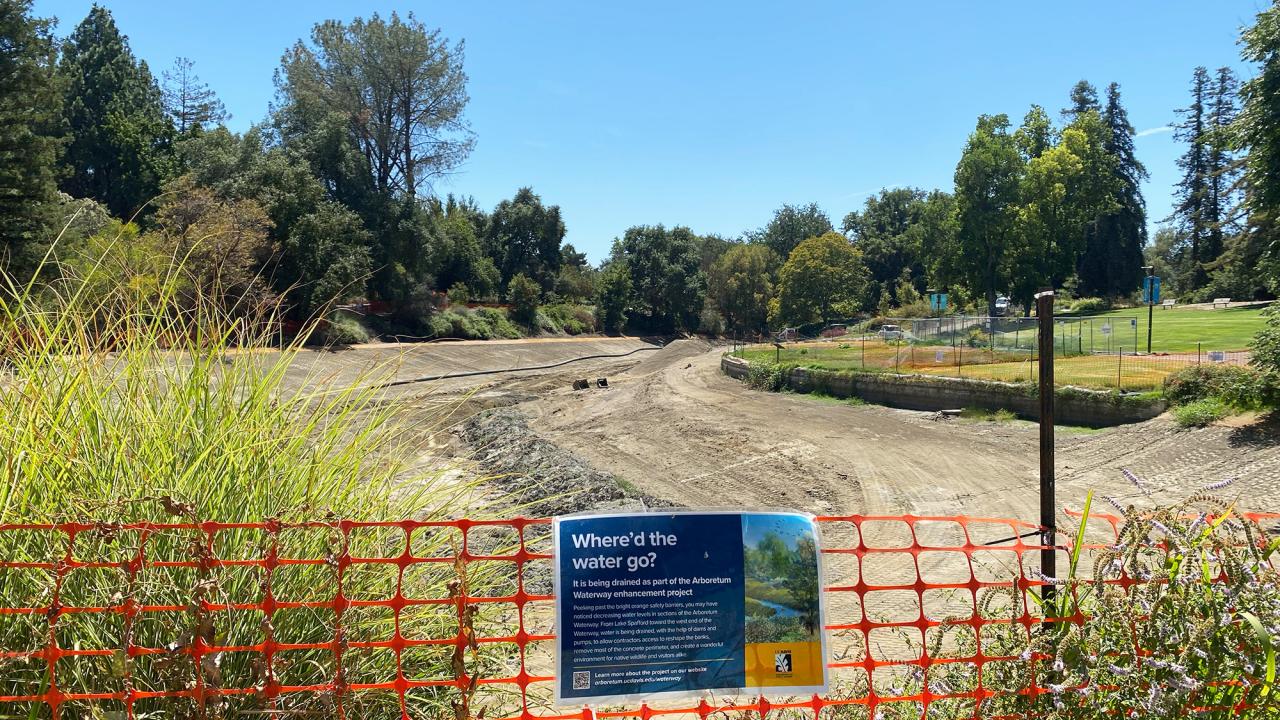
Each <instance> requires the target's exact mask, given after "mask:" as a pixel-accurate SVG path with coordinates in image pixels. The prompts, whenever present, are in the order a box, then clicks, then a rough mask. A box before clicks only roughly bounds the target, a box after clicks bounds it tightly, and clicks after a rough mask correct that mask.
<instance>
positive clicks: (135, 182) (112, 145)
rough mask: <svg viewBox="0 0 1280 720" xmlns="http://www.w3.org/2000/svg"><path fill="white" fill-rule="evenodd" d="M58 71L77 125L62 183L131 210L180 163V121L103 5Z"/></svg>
mask: <svg viewBox="0 0 1280 720" xmlns="http://www.w3.org/2000/svg"><path fill="white" fill-rule="evenodd" d="M58 75H59V76H60V77H61V79H62V86H63V113H64V121H65V124H66V128H67V130H68V131H69V132H70V142H69V143H68V144H67V148H66V153H65V155H64V158H63V160H64V164H65V166H66V172H65V177H64V180H63V182H62V189H63V190H64V191H66V192H67V193H68V194H70V195H72V196H74V197H88V198H93V199H95V200H98V201H101V202H102V203H104V204H105V205H106V206H107V207H108V208H110V209H111V213H112V214H113V215H115V216H117V217H123V218H128V217H131V216H132V215H133V214H134V213H135V212H138V211H139V210H140V209H141V208H142V206H143V204H144V203H146V202H147V201H149V200H151V199H152V198H154V197H155V196H156V195H157V194H158V193H159V192H160V187H161V185H162V184H163V183H164V182H165V181H166V180H167V179H168V177H169V176H170V175H171V174H172V172H173V168H174V153H173V125H172V124H171V123H170V122H169V118H168V117H167V116H166V115H165V112H164V104H163V102H162V96H161V93H160V88H159V87H158V86H157V85H156V82H155V78H153V77H152V75H151V71H150V70H149V69H148V68H147V64H146V63H145V62H138V61H137V60H135V59H134V57H133V52H132V51H130V50H129V42H128V39H127V38H126V37H125V36H123V35H121V34H120V31H119V29H118V28H117V27H116V23H115V20H114V19H113V18H112V17H111V13H110V11H108V10H107V9H106V8H103V7H101V6H99V5H94V6H93V9H92V10H90V11H89V16H88V17H86V18H85V19H84V21H83V22H81V23H80V24H79V25H77V26H76V29H75V31H73V32H72V33H71V37H70V38H69V39H68V40H67V42H66V43H65V44H64V45H63V49H62V61H61V62H60V63H59V66H58Z"/></svg>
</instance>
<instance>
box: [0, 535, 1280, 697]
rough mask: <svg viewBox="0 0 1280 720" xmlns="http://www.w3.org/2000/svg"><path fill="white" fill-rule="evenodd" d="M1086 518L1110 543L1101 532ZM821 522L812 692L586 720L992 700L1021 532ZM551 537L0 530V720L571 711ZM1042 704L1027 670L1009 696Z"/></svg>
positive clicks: (1026, 568)
mask: <svg viewBox="0 0 1280 720" xmlns="http://www.w3.org/2000/svg"><path fill="white" fill-rule="evenodd" d="M1250 517H1251V518H1252V519H1255V520H1260V519H1263V518H1275V517H1280V516H1270V515H1268V516H1263V515H1257V516H1250ZM1094 519H1095V520H1100V521H1101V522H1102V523H1103V526H1104V535H1105V534H1107V532H1109V534H1110V536H1111V538H1114V537H1115V532H1116V528H1117V522H1119V520H1118V518H1114V517H1109V516H1094ZM819 522H820V528H821V531H822V535H823V554H824V556H823V570H824V576H825V579H826V587H825V588H824V592H825V593H827V603H826V606H827V623H828V624H827V626H826V629H827V632H828V637H829V639H830V642H829V646H830V647H831V657H830V658H829V668H830V675H831V679H832V688H831V692H830V693H829V694H828V695H827V696H826V697H816V696H815V697H809V698H790V699H766V698H762V697H745V698H744V697H733V698H724V697H710V696H708V697H706V698H704V699H702V700H700V701H699V702H696V703H690V702H689V701H684V702H674V703H652V704H644V705H639V706H636V707H617V708H609V709H608V710H607V711H600V712H598V714H596V715H595V716H596V717H617V718H623V717H626V718H641V719H648V718H655V717H671V718H675V717H698V718H709V717H711V716H713V715H716V714H717V713H722V712H727V711H753V712H756V713H759V714H760V716H761V717H764V716H769V717H774V715H768V713H770V712H771V711H774V710H779V709H787V708H790V709H793V711H794V712H798V713H800V715H801V716H803V717H812V718H815V719H818V718H826V717H835V716H836V715H833V713H835V712H836V711H837V709H838V708H841V707H844V706H859V707H860V712H859V714H860V715H863V714H865V716H866V717H876V715H877V708H878V707H879V706H882V705H885V704H893V703H911V704H914V705H915V710H916V713H915V714H918V713H926V712H928V710H929V708H930V706H932V705H937V704H942V705H944V706H947V705H950V706H956V704H957V703H964V705H963V706H961V707H967V708H969V709H970V711H971V712H972V713H973V714H975V715H976V714H977V712H978V710H979V709H980V707H981V705H982V704H983V703H984V702H988V701H989V700H990V698H992V697H994V696H997V695H999V694H1000V693H1001V692H1004V691H1003V690H1002V689H1001V688H1000V687H999V686H998V683H996V682H995V681H994V678H996V677H997V676H998V674H999V672H998V671H999V670H1001V669H1002V668H1003V669H1005V670H1008V669H1010V668H1015V667H1018V666H1025V665H1026V658H1025V657H1018V656H1014V655H1011V654H1008V650H1007V648H1009V647H1013V646H1016V645H1017V644H1018V643H1017V642H1011V641H1016V640H1022V641H1025V639H1026V638H1027V637H1028V636H1029V634H1030V632H1031V630H1032V628H1033V627H1034V626H1036V625H1038V624H1039V623H1041V622H1043V619H1042V618H1041V617H1040V616H1039V615H1038V614H1037V613H1036V612H1035V606H1034V604H1033V603H1031V602H1028V597H1029V593H1030V592H1032V591H1034V590H1035V589H1036V588H1039V587H1042V586H1044V585H1045V584H1046V582H1045V580H1044V579H1043V578H1042V577H1041V576H1040V575H1039V573H1038V568H1039V566H1040V555H1041V550H1042V549H1044V547H1043V546H1042V545H1041V539H1040V534H1039V529H1038V528H1037V527H1036V526H1034V525H1031V524H1028V523H1024V522H1020V521H1016V520H1007V519H996V518H975V517H956V516H945V517H926V516H914V515H903V516H860V515H852V516H833V517H822V518H819ZM1108 527H1109V528H1110V529H1109V531H1105V529H1106V528H1108ZM549 535H550V521H549V520H546V519H525V518H516V519H511V520H492V521H477V520H456V521H438V522H435V521H433V522H424V521H416V520H402V521H397V522H353V521H347V520H332V521H316V522H305V523H283V522H278V521H269V522H263V523H218V522H190V523H133V524H110V523H99V524H87V523H65V524H58V525H37V524H8V525H0V716H5V717H7V716H17V715H21V716H33V717H51V718H70V717H90V716H97V713H99V712H101V713H117V716H119V717H127V718H140V717H160V716H164V717H231V716H241V715H238V714H240V713H244V715H243V716H246V717H249V716H253V715H255V714H267V715H268V716H273V715H276V714H279V715H290V716H292V715H297V716H303V717H307V716H311V717H340V718H346V717H350V718H374V717H389V718H396V717H398V718H435V717H446V718H459V719H463V718H465V719H469V718H472V717H480V716H481V715H482V713H483V716H484V717H486V718H507V719H509V720H517V719H518V720H532V719H533V718H540V719H545V720H550V719H558V720H570V719H573V718H584V719H586V718H590V717H592V714H591V711H588V710H586V709H583V708H574V707H568V708H565V707H556V706H553V705H552V704H551V700H550V697H551V695H552V692H551V691H552V687H553V685H552V683H553V682H554V677H553V672H554V670H553V657H552V650H551V648H552V647H553V641H554V635H553V634H552V630H551V629H552V628H553V627H554V622H553V615H554V605H553V602H554V598H553V597H552V595H551V586H550V577H551V572H550V571H551V566H550V563H551V559H552V558H551V555H550V552H549V551H550V537H549ZM1095 546H1096V544H1095ZM1057 552H1060V553H1062V552H1063V548H1061V547H1059V548H1058V549H1057ZM1063 562H1064V560H1060V561H1059V566H1060V567H1062V566H1063ZM1117 582H1131V581H1128V580H1119V581H1117ZM1080 619H1081V618H1078V617H1077V618H1067V619H1066V620H1067V621H1079V620H1080ZM954 671H959V672H958V675H959V676H962V677H964V678H968V679H969V680H968V681H967V682H956V680H955V678H956V676H957V673H955V672H954ZM1041 691H1042V690H1041V689H1040V688H1039V687H1037V686H1036V683H1035V682H1034V678H1033V682H1032V685H1031V687H1030V689H1029V690H1023V692H1032V693H1038V692H1041ZM108 716H109V715H108Z"/></svg>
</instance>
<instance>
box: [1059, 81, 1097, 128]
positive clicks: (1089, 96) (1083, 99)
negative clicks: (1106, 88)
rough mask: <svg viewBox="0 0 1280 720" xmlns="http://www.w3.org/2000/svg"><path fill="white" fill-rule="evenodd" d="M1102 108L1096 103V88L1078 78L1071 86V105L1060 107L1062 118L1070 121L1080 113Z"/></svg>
mask: <svg viewBox="0 0 1280 720" xmlns="http://www.w3.org/2000/svg"><path fill="white" fill-rule="evenodd" d="M1090 110H1093V111H1095V112H1097V111H1100V110H1102V107H1101V106H1100V105H1098V90H1097V89H1096V88H1094V87H1093V85H1091V84H1090V83H1089V81H1088V80H1080V81H1079V82H1077V83H1076V84H1075V85H1074V86H1073V87H1072V88H1071V107H1065V108H1063V109H1062V119H1063V120H1064V121H1065V122H1067V123H1071V122H1072V121H1074V120H1075V119H1076V117H1077V116H1079V115H1080V114H1081V113H1084V112H1088V111H1090Z"/></svg>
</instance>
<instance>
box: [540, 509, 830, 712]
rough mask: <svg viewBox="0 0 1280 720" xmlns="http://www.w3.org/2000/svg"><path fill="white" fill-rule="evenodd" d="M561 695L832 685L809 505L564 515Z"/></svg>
mask: <svg viewBox="0 0 1280 720" xmlns="http://www.w3.org/2000/svg"><path fill="white" fill-rule="evenodd" d="M553 532H554V535H555V592H556V631H557V632H556V702H557V703H559V704H562V705H563V704H570V703H573V704H595V703H608V702H618V701H625V700H643V699H647V698H651V697H655V696H662V697H671V696H680V695H685V696H700V695H703V694H704V693H705V691H708V690H715V691H719V692H725V691H735V690H741V691H745V692H750V693H776V694H779V695H798V694H800V695H807V694H810V693H822V692H825V691H826V685H827V682H826V662H825V658H826V652H825V640H824V637H823V632H822V627H823V622H822V619H823V608H822V603H823V599H822V581H821V574H822V573H821V565H820V563H819V562H818V548H819V538H818V533H817V528H816V525H815V523H814V521H813V517H812V516H811V515H805V514H801V513H788V512H758V513H755V512H753V513H737V512H694V511H690V512H675V513H656V512H647V513H629V514H610V515H584V516H574V517H563V518H556V519H555V522H554V528H553Z"/></svg>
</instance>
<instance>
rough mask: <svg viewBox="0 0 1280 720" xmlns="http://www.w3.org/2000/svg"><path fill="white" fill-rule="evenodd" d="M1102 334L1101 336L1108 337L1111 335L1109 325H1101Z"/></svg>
mask: <svg viewBox="0 0 1280 720" xmlns="http://www.w3.org/2000/svg"><path fill="white" fill-rule="evenodd" d="M1102 334H1103V335H1110V334H1111V323H1103V325H1102Z"/></svg>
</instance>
